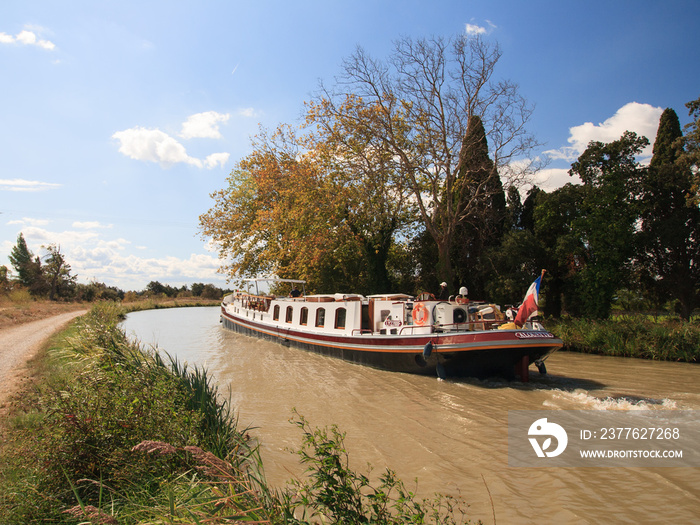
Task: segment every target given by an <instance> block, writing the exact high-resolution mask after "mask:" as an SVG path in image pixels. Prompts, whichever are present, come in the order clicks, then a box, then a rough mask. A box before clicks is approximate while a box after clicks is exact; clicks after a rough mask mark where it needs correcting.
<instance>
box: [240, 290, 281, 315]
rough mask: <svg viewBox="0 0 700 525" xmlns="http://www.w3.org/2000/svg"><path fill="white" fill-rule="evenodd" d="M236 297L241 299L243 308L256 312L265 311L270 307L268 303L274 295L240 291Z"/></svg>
mask: <svg viewBox="0 0 700 525" xmlns="http://www.w3.org/2000/svg"><path fill="white" fill-rule="evenodd" d="M236 299H238V300H240V301H241V305H242V306H243V308H246V309H248V310H255V311H256V312H267V311H268V310H269V309H270V303H271V302H272V299H274V297H273V296H270V295H253V294H249V293H245V292H240V293H239V294H238V295H237V297H236Z"/></svg>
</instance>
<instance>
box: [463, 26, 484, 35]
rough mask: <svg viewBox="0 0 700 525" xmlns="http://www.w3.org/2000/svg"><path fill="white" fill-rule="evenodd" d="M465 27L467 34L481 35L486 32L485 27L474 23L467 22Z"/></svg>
mask: <svg viewBox="0 0 700 525" xmlns="http://www.w3.org/2000/svg"><path fill="white" fill-rule="evenodd" d="M466 29H467V34H468V35H483V34H485V33H486V28H485V27H483V26H477V25H474V24H467V26H466Z"/></svg>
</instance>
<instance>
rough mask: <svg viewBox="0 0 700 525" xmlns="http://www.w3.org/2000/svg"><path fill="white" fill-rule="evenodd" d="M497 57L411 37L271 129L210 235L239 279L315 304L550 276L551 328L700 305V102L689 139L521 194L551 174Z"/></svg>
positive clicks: (660, 142)
mask: <svg viewBox="0 0 700 525" xmlns="http://www.w3.org/2000/svg"><path fill="white" fill-rule="evenodd" d="M499 57H500V50H499V48H498V46H497V45H495V46H494V45H490V44H487V43H486V42H484V41H483V40H481V39H480V38H478V37H475V38H462V37H460V38H454V39H447V40H445V39H440V38H433V39H428V40H426V39H421V40H413V39H411V38H405V39H402V40H401V41H399V42H397V43H396V49H395V51H394V53H393V54H392V55H391V57H390V58H389V59H387V60H379V59H376V58H373V57H369V56H368V55H367V54H366V53H365V52H364V51H363V50H362V49H358V50H357V51H356V52H355V54H354V55H352V56H350V57H349V58H347V59H345V60H344V61H343V69H342V71H341V73H340V74H339V75H338V76H337V77H336V83H335V84H334V85H331V86H325V85H322V86H321V89H320V91H319V94H318V95H316V97H315V99H314V100H313V101H311V102H307V103H306V104H305V121H304V123H303V124H302V126H301V127H300V128H293V127H292V126H288V125H280V126H279V127H278V128H277V129H276V130H274V131H273V132H270V131H267V130H261V132H260V133H259V135H258V136H256V137H255V138H254V139H253V143H252V146H253V151H252V153H250V154H249V155H248V156H246V157H244V158H243V159H242V160H241V161H239V162H238V164H237V165H236V167H235V168H234V169H233V171H232V172H231V174H230V176H229V178H228V180H227V186H226V187H225V188H224V189H222V190H220V191H218V192H215V193H214V194H212V198H213V200H214V204H213V206H212V208H211V209H210V210H209V211H207V212H206V213H205V214H203V215H202V216H201V217H200V232H201V234H202V236H203V237H205V238H210V239H212V240H213V241H214V243H215V245H216V246H218V247H219V255H220V258H221V259H222V260H226V261H230V264H228V265H227V266H224V267H223V268H222V270H223V271H224V272H226V273H227V274H228V275H229V276H230V277H232V278H236V277H247V276H257V275H277V276H279V277H281V278H295V279H305V280H306V281H307V282H308V283H309V284H307V291H311V292H355V293H363V294H365V295H368V294H381V293H390V292H399V291H400V292H405V293H413V294H418V293H420V292H426V291H427V292H433V293H436V292H437V290H438V288H439V286H438V285H439V283H440V282H442V281H445V282H446V283H447V285H448V289H449V291H450V293H451V294H456V293H457V290H459V288H460V287H461V286H466V287H467V288H468V289H469V297H470V299H472V300H490V301H493V302H496V303H498V304H501V305H516V304H519V303H520V301H522V298H523V295H524V293H525V291H526V290H527V288H528V286H529V285H530V283H531V282H532V281H533V280H534V279H535V278H536V277H537V276H539V275H540V273H541V270H543V269H544V270H546V272H547V273H546V276H545V279H544V282H543V287H542V290H541V295H540V297H541V304H540V307H541V308H540V309H541V310H543V311H544V313H545V315H548V316H551V317H554V318H558V317H561V316H563V315H566V314H568V315H571V316H575V317H586V318H598V319H602V318H607V317H608V316H609V315H610V313H611V311H612V308H613V307H614V306H615V307H619V308H623V309H625V310H628V311H629V310H632V311H660V310H663V309H668V310H670V311H672V312H675V313H677V314H678V315H680V317H681V318H683V319H689V318H690V316H691V315H692V313H693V311H694V310H695V309H696V308H697V307H698V305H700V209H699V208H698V204H699V202H700V198H699V195H698V180H699V175H698V166H699V165H700V162H699V161H698V159H699V157H700V125H699V122H700V98H699V99H698V100H695V101H692V102H689V103H688V104H687V107H688V109H689V114H690V115H691V117H692V119H693V120H692V122H691V123H690V124H688V125H687V126H686V129H685V131H686V133H685V135H684V134H683V131H682V130H681V127H680V123H679V120H678V116H677V114H676V113H675V111H674V110H673V109H670V108H669V109H666V110H665V111H664V112H663V114H662V116H661V119H660V124H659V128H658V133H657V136H656V137H655V141H654V146H653V157H652V159H651V163H650V164H649V165H648V166H647V165H642V164H640V163H639V162H638V160H637V159H638V158H639V155H640V154H641V152H642V150H643V149H644V148H645V147H646V146H648V145H649V144H650V141H649V139H648V138H647V137H640V136H637V135H636V134H635V133H633V132H629V131H628V132H625V133H624V134H623V135H622V136H621V137H620V138H619V139H618V140H615V141H613V142H610V143H602V142H591V143H590V144H589V145H588V147H587V149H586V150H585V151H584V152H583V153H582V154H581V155H580V157H579V158H578V160H577V161H576V162H574V163H573V164H572V165H571V169H570V171H569V173H570V175H572V176H578V177H579V178H580V180H581V184H573V183H568V184H566V185H565V186H563V187H561V188H559V189H557V190H554V191H551V192H546V191H544V190H542V189H540V188H538V187H536V186H535V187H532V189H531V190H530V191H529V192H528V193H527V195H526V196H525V198H524V199H521V195H520V192H519V188H521V187H523V186H524V185H525V184H527V183H528V181H530V180H532V178H531V175H532V174H534V173H536V171H537V168H538V166H535V165H533V164H531V163H530V164H528V163H523V162H522V160H521V159H523V158H535V157H536V156H535V155H529V154H530V153H532V152H533V151H536V150H535V149H534V148H535V147H536V146H539V144H538V143H537V141H536V140H535V139H534V137H532V136H531V135H529V134H527V133H526V132H525V131H524V130H525V128H526V124H527V122H528V120H529V118H530V115H531V112H532V108H531V106H529V105H528V104H527V102H526V101H525V100H524V99H523V98H522V97H521V96H520V95H518V92H517V85H515V84H512V83H509V82H508V81H503V80H501V79H496V78H495V77H493V73H494V68H495V65H496V63H497V61H498V59H499Z"/></svg>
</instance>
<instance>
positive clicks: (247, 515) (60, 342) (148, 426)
mask: <svg viewBox="0 0 700 525" xmlns="http://www.w3.org/2000/svg"><path fill="white" fill-rule="evenodd" d="M123 313H124V309H123V307H122V306H120V305H118V304H115V303H100V304H97V305H95V306H94V307H93V308H92V309H91V310H90V312H89V313H88V314H87V315H85V316H83V317H82V318H80V319H79V320H78V321H77V322H75V323H74V324H73V325H72V326H71V327H70V329H68V330H67V331H66V332H64V333H62V334H61V335H60V336H59V337H57V338H55V339H54V340H53V341H52V343H51V345H50V348H49V349H48V350H47V353H46V355H45V356H43V357H42V358H41V359H40V361H39V362H38V363H36V364H35V368H37V369H38V370H39V372H38V374H39V379H37V381H36V384H35V388H34V389H33V390H32V391H31V392H24V393H23V394H22V395H21V396H20V397H18V398H17V399H16V400H15V410H14V413H13V414H12V415H11V417H10V418H9V420H8V421H6V422H5V423H4V425H3V428H2V432H3V439H2V440H1V442H0V524H2V525H10V524H17V523H23V524H32V523H36V524H38V523H56V524H58V523H66V524H77V523H101V524H132V523H133V524H137V523H138V524H145V523H153V524H155V523H163V524H165V523H168V524H177V523H188V524H189V523H210V524H219V523H221V524H223V523H232V522H236V523H238V522H253V523H280V524H281V523H298V524H306V523H379V524H381V523H464V522H466V519H465V517H464V514H463V510H464V509H465V508H466V505H465V504H464V502H462V501H461V500H456V499H453V498H449V497H443V496H437V497H436V498H434V499H431V500H419V499H418V498H417V497H416V496H415V494H414V493H412V492H411V491H409V490H407V489H406V487H405V486H404V484H403V483H402V482H401V481H400V480H399V479H397V478H396V476H395V475H394V473H393V472H392V471H391V470H386V471H385V473H384V474H382V475H381V476H380V477H379V479H378V481H377V482H376V484H375V482H374V481H372V482H371V481H370V478H369V477H368V476H365V475H362V474H359V473H356V472H354V471H352V470H350V469H349V468H348V453H347V451H346V450H345V448H344V444H343V438H344V436H343V434H342V433H341V432H340V431H339V430H338V429H337V428H332V429H330V430H328V429H314V428H312V427H311V426H310V425H309V423H308V422H307V421H306V420H304V418H303V417H301V416H299V415H297V416H295V422H296V425H297V427H298V428H299V429H300V430H301V432H302V439H303V444H302V447H301V448H300V450H299V452H298V453H299V455H300V458H301V461H302V462H303V464H304V465H306V466H307V467H308V471H307V474H308V477H306V478H304V479H298V480H296V481H294V483H291V484H290V485H289V486H288V487H283V488H279V489H273V488H271V487H269V486H268V485H267V483H266V482H265V477H264V468H263V464H262V461H261V459H260V454H259V449H258V445H257V443H256V440H255V439H254V438H253V437H251V431H250V429H248V428H245V427H241V426H240V425H239V423H238V422H237V421H236V418H235V415H234V413H233V408H232V407H231V406H230V405H229V404H228V402H226V400H225V399H223V398H222V397H221V396H220V395H219V392H218V390H217V388H216V387H215V386H213V383H212V381H211V377H210V376H209V375H208V374H207V371H206V370H205V369H201V368H197V367H195V368H192V367H189V366H188V365H185V364H183V363H180V362H178V361H177V360H173V359H171V358H170V357H169V356H167V355H161V354H158V353H154V352H152V351H145V350H144V349H143V348H140V347H139V346H138V345H136V344H135V343H132V342H129V341H128V340H127V338H126V336H125V334H124V332H123V331H122V330H120V329H119V327H118V323H119V321H120V320H121V318H122V316H123Z"/></svg>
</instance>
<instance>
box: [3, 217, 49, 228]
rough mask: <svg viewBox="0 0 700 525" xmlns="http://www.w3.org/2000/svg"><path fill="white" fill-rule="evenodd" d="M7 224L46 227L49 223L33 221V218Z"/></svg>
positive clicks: (44, 220) (43, 220)
mask: <svg viewBox="0 0 700 525" xmlns="http://www.w3.org/2000/svg"><path fill="white" fill-rule="evenodd" d="M7 224H8V225H10V226H14V225H19V226H26V225H29V226H46V225H48V224H49V221H47V220H46V219H32V218H31V217H22V218H21V219H18V220H15V221H9V222H8V223H7Z"/></svg>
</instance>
